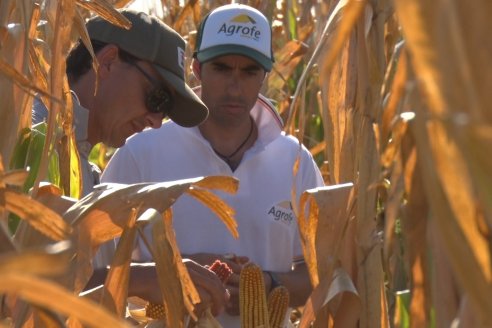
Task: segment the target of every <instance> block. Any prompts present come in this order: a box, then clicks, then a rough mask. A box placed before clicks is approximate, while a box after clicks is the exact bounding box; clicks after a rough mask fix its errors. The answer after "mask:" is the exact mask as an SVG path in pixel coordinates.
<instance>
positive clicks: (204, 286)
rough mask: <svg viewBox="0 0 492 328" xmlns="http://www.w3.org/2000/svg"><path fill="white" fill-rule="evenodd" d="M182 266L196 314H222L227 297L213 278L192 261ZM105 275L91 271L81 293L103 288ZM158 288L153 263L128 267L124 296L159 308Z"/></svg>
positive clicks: (101, 272)
mask: <svg viewBox="0 0 492 328" xmlns="http://www.w3.org/2000/svg"><path fill="white" fill-rule="evenodd" d="M183 262H184V263H185V265H186V268H187V269H188V273H189V275H190V278H191V280H192V281H193V283H194V284H195V287H196V289H197V291H198V294H199V296H200V300H201V303H200V304H199V305H197V311H198V312H200V311H202V310H205V309H207V308H210V309H211V311H212V314H213V315H218V314H220V313H221V312H223V311H224V308H225V304H226V302H227V301H228V298H229V295H228V292H227V290H226V289H225V287H224V285H223V284H222V282H221V281H220V279H219V278H218V277H217V275H215V274H214V273H213V272H212V271H210V270H208V269H206V268H204V267H203V266H201V265H199V264H198V263H196V262H194V261H191V260H187V259H186V260H183ZM107 273H108V269H106V268H98V269H95V270H94V273H93V275H92V277H91V279H90V280H89V282H88V283H87V285H86V288H85V290H90V289H94V288H96V287H98V286H100V285H102V284H104V281H105V280H106V275H107ZM158 286H159V283H158V279H157V272H156V269H155V264H154V263H132V264H131V267H130V282H129V284H128V296H138V297H140V298H142V299H144V300H146V301H149V302H152V303H157V304H160V303H162V294H161V290H160V288H159V287H158Z"/></svg>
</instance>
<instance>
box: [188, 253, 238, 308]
mask: <svg viewBox="0 0 492 328" xmlns="http://www.w3.org/2000/svg"><path fill="white" fill-rule="evenodd" d="M183 262H184V264H185V265H186V268H187V269H188V273H189V274H190V278H191V280H192V281H193V283H194V284H195V287H196V289H197V291H198V293H199V294H200V299H201V303H200V304H198V305H197V306H196V312H197V313H201V312H203V311H204V310H206V309H207V308H210V309H211V311H212V314H213V315H214V316H217V315H219V314H220V313H222V312H223V311H224V309H225V306H226V303H227V301H228V300H229V293H228V292H227V290H226V289H225V286H224V285H223V284H222V282H221V281H220V279H219V277H218V276H217V275H216V274H215V273H213V272H212V271H210V270H208V269H206V268H205V267H203V266H201V265H199V264H198V263H196V262H194V261H192V260H189V259H185V260H183Z"/></svg>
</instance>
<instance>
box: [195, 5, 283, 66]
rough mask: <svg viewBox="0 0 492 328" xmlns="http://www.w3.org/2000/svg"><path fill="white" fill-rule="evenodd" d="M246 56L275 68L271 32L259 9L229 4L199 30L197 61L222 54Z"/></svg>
mask: <svg viewBox="0 0 492 328" xmlns="http://www.w3.org/2000/svg"><path fill="white" fill-rule="evenodd" d="M232 54H238V55H244V56H247V57H249V58H251V59H253V60H255V61H256V62H258V64H260V65H261V66H262V67H263V68H264V69H265V70H266V71H270V70H271V69H272V64H273V62H274V59H273V53H272V29H271V26H270V23H269V22H268V19H267V18H266V17H265V16H264V15H263V14H262V13H261V12H260V11H259V10H257V9H255V8H253V7H250V6H247V5H243V4H236V3H234V4H229V5H225V6H221V7H218V8H216V9H215V10H212V11H211V12H210V13H209V14H208V15H207V16H205V18H204V19H203V21H202V23H201V24H200V28H199V29H198V35H197V41H196V50H195V53H194V56H195V58H197V59H198V61H199V62H201V63H204V62H206V61H209V60H211V59H213V58H215V57H219V56H223V55H232Z"/></svg>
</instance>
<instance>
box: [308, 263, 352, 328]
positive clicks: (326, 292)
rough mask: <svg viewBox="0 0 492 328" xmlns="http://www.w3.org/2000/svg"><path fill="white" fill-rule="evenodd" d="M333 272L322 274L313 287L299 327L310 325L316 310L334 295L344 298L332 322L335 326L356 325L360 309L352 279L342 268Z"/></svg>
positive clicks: (327, 302) (328, 301)
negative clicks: (335, 320)
mask: <svg viewBox="0 0 492 328" xmlns="http://www.w3.org/2000/svg"><path fill="white" fill-rule="evenodd" d="M333 273H334V275H333V276H330V277H328V276H324V277H323V278H322V279H321V280H320V283H319V284H318V285H317V286H316V287H315V288H314V289H313V292H312V293H311V295H310V296H309V298H308V300H307V302H306V304H305V306H304V308H303V313H302V317H301V321H300V323H299V325H298V327H299V328H307V327H311V324H312V322H313V321H314V320H315V319H316V316H317V314H318V312H319V311H320V310H321V309H322V308H323V307H325V306H326V305H328V304H329V303H330V302H331V301H332V300H334V299H335V297H336V296H342V297H344V298H345V299H344V300H343V301H342V303H341V306H340V313H338V315H339V316H338V320H337V322H335V323H334V324H335V326H338V325H339V327H356V324H357V320H358V314H359V313H360V309H361V307H360V306H361V304H360V299H359V297H358V293H357V291H356V289H355V287H354V285H353V283H352V280H351V279H350V277H349V276H348V274H347V273H346V272H345V271H344V270H343V269H341V268H338V269H336V270H334V272H333ZM335 319H336V316H335ZM318 324H319V323H318ZM322 325H323V323H322ZM324 326H326V322H324Z"/></svg>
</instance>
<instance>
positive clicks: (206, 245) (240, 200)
mask: <svg viewBox="0 0 492 328" xmlns="http://www.w3.org/2000/svg"><path fill="white" fill-rule="evenodd" d="M251 115H252V117H253V118H254V120H255V122H256V124H257V127H258V138H257V140H256V142H255V144H254V145H253V147H251V148H250V149H248V150H247V151H246V153H245V154H244V156H243V159H242V161H241V163H240V164H239V166H238V167H237V169H236V170H235V171H232V170H231V168H230V167H229V166H228V165H227V163H225V162H224V161H223V160H222V159H221V158H220V157H219V156H217V154H216V153H215V152H214V151H213V149H212V147H211V145H210V144H209V142H208V141H207V140H206V139H204V138H203V136H202V135H201V133H200V130H199V129H198V128H197V127H192V128H184V127H181V126H179V125H177V124H175V123H174V122H171V121H169V122H166V123H164V124H163V125H162V127H161V128H160V129H153V130H146V131H144V132H142V133H140V134H137V135H134V136H132V137H130V138H129V139H128V140H127V142H126V144H125V146H123V147H122V148H120V149H118V150H117V151H116V153H115V154H114V156H113V157H112V158H111V160H110V162H109V164H108V166H107V167H106V169H105V171H104V172H103V175H102V182H120V183H137V182H158V181H171V180H178V179H185V178H192V177H199V176H211V175H227V176H234V177H236V178H237V179H239V189H238V192H237V193H236V194H234V195H229V194H226V193H220V192H218V193H217V194H218V195H219V196H220V197H221V198H222V199H223V200H224V201H225V202H226V203H227V204H229V205H230V206H232V207H233V208H234V209H235V211H236V216H235V218H236V221H237V223H238V231H239V238H238V239H234V238H233V237H232V235H231V234H230V233H229V231H228V230H227V228H226V227H225V225H224V224H223V223H222V222H221V221H220V219H219V218H218V217H217V216H216V215H215V214H214V213H212V212H211V211H210V210H209V209H208V208H207V207H206V206H204V205H202V204H201V203H199V202H198V201H197V200H195V199H193V198H192V197H191V196H188V195H183V196H181V197H180V198H179V199H178V200H177V201H176V203H175V204H174V205H173V221H174V228H175V231H176V238H177V242H178V246H179V248H180V250H181V252H182V253H183V254H193V253H201V252H207V253H218V254H225V253H235V254H237V255H244V256H248V257H249V258H250V260H251V261H253V262H255V263H257V264H258V265H260V266H261V267H262V269H263V270H271V271H278V272H286V271H290V270H291V266H292V262H293V260H294V259H295V258H297V257H302V249H301V244H300V239H299V233H298V228H297V221H296V218H295V216H294V213H293V211H292V208H291V205H290V201H291V191H292V186H293V185H295V186H296V191H297V199H299V197H300V194H301V193H302V192H303V191H304V190H307V189H310V188H314V187H318V186H322V185H323V179H322V177H321V174H320V172H319V170H318V167H317V165H316V163H315V162H314V160H313V158H312V156H311V154H310V153H309V151H308V150H307V149H306V148H305V147H304V146H300V145H299V142H298V140H297V139H296V138H294V137H292V136H286V135H285V134H284V133H283V132H282V130H281V129H282V122H281V119H280V117H279V116H278V114H277V113H276V111H275V109H274V108H273V105H271V103H269V102H268V101H267V100H266V99H265V98H264V97H260V98H259V99H258V101H257V104H256V106H255V107H254V108H253V109H252V111H251ZM298 156H300V158H301V160H300V167H299V171H298V173H297V175H296V176H295V177H294V176H293V167H294V162H295V161H296V158H297V157H298ZM139 251H140V252H139V253H140V260H151V258H150V254H148V252H147V251H146V248H145V246H143V247H140V249H139ZM235 319H236V320H235V321H237V323H239V320H238V317H236V318H235ZM219 320H220V321H221V323H222V324H223V325H224V327H233V326H236V325H235V324H231V323H230V322H229V320H226V322H224V320H222V319H221V318H219ZM238 327H239V326H238Z"/></svg>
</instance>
